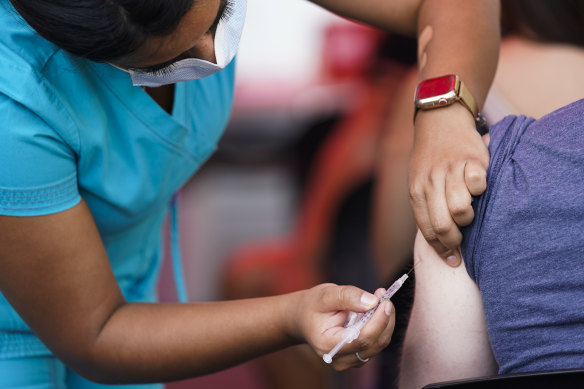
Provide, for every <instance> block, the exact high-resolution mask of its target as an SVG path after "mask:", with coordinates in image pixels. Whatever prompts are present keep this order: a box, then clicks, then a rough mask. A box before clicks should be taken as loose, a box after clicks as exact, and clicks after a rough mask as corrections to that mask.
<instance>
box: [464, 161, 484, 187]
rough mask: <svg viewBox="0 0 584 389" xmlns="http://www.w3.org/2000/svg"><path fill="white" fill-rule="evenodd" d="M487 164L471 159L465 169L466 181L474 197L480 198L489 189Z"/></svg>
mask: <svg viewBox="0 0 584 389" xmlns="http://www.w3.org/2000/svg"><path fill="white" fill-rule="evenodd" d="M487 166H488V162H487V164H484V163H481V162H479V161H477V160H474V159H471V160H469V161H467V163H466V165H465V167H464V181H465V183H466V187H467V188H468V191H469V192H470V194H471V195H473V196H480V195H481V194H482V193H483V192H484V191H485V189H486V188H487Z"/></svg>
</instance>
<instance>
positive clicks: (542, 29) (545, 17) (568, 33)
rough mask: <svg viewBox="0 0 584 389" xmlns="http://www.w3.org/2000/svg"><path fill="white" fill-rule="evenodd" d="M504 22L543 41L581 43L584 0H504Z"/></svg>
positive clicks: (583, 36) (508, 27) (583, 34)
mask: <svg viewBox="0 0 584 389" xmlns="http://www.w3.org/2000/svg"><path fill="white" fill-rule="evenodd" d="M501 6H502V16H503V19H502V20H503V26H504V27H505V28H506V29H507V31H508V32H516V33H523V34H526V35H528V36H531V37H532V38H534V39H536V40H540V41H543V42H554V43H565V44H572V45H578V46H584V1H582V0H503V1H502V2H501Z"/></svg>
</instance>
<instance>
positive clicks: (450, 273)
mask: <svg viewBox="0 0 584 389" xmlns="http://www.w3.org/2000/svg"><path fill="white" fill-rule="evenodd" d="M414 263H415V268H416V270H415V273H416V289H415V300H414V307H413V309H412V314H411V317H410V323H409V326H408V330H407V333H406V338H405V343H404V349H403V355H402V362H401V372H400V388H420V387H422V386H424V385H427V384H429V383H432V382H440V381H449V380H456V379H463V378H470V377H479V376H486V375H492V374H496V372H497V365H496V362H495V360H494V358H493V354H492V351H491V347H490V344H489V339H488V336H487V331H486V325H485V319H484V314H483V309H482V304H481V298H480V294H479V291H478V289H477V287H476V285H475V284H474V282H473V281H472V280H471V279H470V277H469V276H468V274H467V272H466V269H465V267H464V264H463V265H461V266H459V267H458V268H451V267H450V266H448V265H446V264H445V263H444V262H443V260H442V259H440V257H439V256H438V255H437V254H436V253H435V252H434V250H433V249H432V248H431V247H430V246H429V245H428V243H427V242H426V241H425V240H424V239H423V237H422V236H421V234H420V233H418V236H417V238H416V244H415V253H414Z"/></svg>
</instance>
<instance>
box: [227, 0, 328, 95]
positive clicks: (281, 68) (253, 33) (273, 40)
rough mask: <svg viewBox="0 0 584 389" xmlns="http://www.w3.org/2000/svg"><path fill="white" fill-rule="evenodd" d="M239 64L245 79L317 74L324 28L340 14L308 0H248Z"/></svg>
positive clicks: (299, 78)
mask: <svg viewBox="0 0 584 389" xmlns="http://www.w3.org/2000/svg"><path fill="white" fill-rule="evenodd" d="M247 7H248V10H247V17H246V25H245V28H244V31H243V35H242V40H241V45H240V50H239V55H238V58H239V63H238V77H239V80H241V81H242V82H245V83H248V82H250V81H253V80H258V81H262V80H265V79H277V80H286V81H287V82H290V83H292V84H298V83H306V82H309V81H311V80H312V79H314V78H315V77H316V75H317V74H316V72H317V71H318V70H319V69H318V65H319V63H320V55H321V54H320V52H321V50H322V43H323V36H322V30H323V28H324V26H325V25H327V24H328V23H329V22H331V21H334V20H339V18H338V16H336V15H334V14H332V13H330V12H329V11H327V10H324V9H322V8H320V7H318V6H316V5H314V4H313V3H311V2H308V1H306V0H248V2H247Z"/></svg>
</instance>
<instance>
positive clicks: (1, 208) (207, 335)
mask: <svg viewBox="0 0 584 389" xmlns="http://www.w3.org/2000/svg"><path fill="white" fill-rule="evenodd" d="M315 3H319V4H321V5H323V6H325V7H327V8H329V9H331V10H333V11H336V12H337V13H339V14H342V15H344V16H347V17H351V18H354V19H357V20H361V21H364V22H369V23H371V24H373V25H376V26H379V27H383V28H385V29H396V30H399V31H402V32H403V31H406V32H408V31H409V32H411V33H414V32H415V26H416V23H417V22H418V23H422V24H423V25H427V26H432V28H433V30H434V38H433V39H431V40H430V42H429V43H428V42H427V47H428V49H427V50H428V53H429V54H428V58H427V66H429V67H431V68H432V69H435V70H436V71H440V72H442V71H448V72H457V73H460V74H463V75H464V76H463V77H465V81H466V82H467V83H469V84H470V85H472V87H473V88H476V90H479V91H482V90H483V89H486V88H488V83H489V82H490V77H491V76H492V74H490V72H491V69H490V68H489V66H486V67H485V66H483V65H484V64H481V60H480V59H479V54H481V55H482V54H484V55H486V56H487V58H491V57H496V54H495V53H496V48H497V42H498V37H497V34H496V30H497V18H495V20H490V18H489V17H488V15H487V17H485V16H484V12H485V9H486V8H488V9H491V3H493V2H492V1H476V2H472V4H473V7H469V6H467V2H466V1H464V0H463V1H453V0H450V1H445V0H433V1H426V2H423V3H422V5H421V11H420V12H418V9H419V7H420V4H419V3H420V2H419V1H417V0H391V1H389V0H388V1H385V2H381V1H378V0H361V1H358V2H355V1H354V0H320V1H315ZM438 5H441V6H442V8H440V7H438V9H435V8H436V6H438ZM245 9H246V2H245V0H173V1H168V0H0V31H1V32H0V117H1V118H2V122H1V124H0V292H1V293H2V294H1V295H0V388H32V387H34V388H92V387H98V384H94V383H92V382H90V381H95V382H100V383H107V384H127V383H130V384H137V387H142V386H141V384H145V383H157V382H164V381H171V380H178V379H183V378H188V377H193V376H197V375H201V374H205V373H209V372H213V371H217V370H219V369H223V368H227V367H229V366H232V365H234V364H237V363H239V362H242V361H245V360H248V359H251V358H253V357H256V356H258V355H261V354H265V353H268V352H271V351H274V350H277V349H281V348H284V347H287V346H290V345H294V344H299V343H303V342H306V343H308V344H309V345H310V346H311V347H312V348H313V349H314V351H315V353H316V354H318V355H319V356H322V355H323V354H324V353H326V352H328V351H329V350H330V349H331V348H332V347H333V346H334V345H335V344H336V343H337V342H338V341H339V340H340V338H341V333H342V325H343V322H344V319H345V317H346V314H345V313H344V311H348V310H352V311H358V312H364V311H366V310H367V309H369V308H371V307H373V306H375V304H376V303H377V301H378V300H377V298H376V297H375V296H374V295H372V294H369V293H367V292H365V291H362V290H360V289H357V288H355V287H351V286H336V285H332V284H324V285H319V286H316V287H314V288H312V289H309V290H304V291H300V292H296V293H292V294H288V295H283V296H277V297H271V298H263V299H254V300H242V301H232V302H217V303H204V304H196V303H186V304H160V303H155V300H156V295H155V286H156V282H157V276H158V271H159V268H160V263H161V257H162V249H161V233H160V232H161V225H162V222H163V219H164V217H165V214H166V212H167V209H168V204H169V202H170V200H171V198H172V196H173V194H174V193H175V192H176V191H177V190H178V189H179V188H180V187H181V186H182V185H183V184H184V183H185V182H186V181H187V180H188V179H189V177H191V175H192V174H193V173H194V172H195V171H196V170H197V169H198V168H199V167H200V166H201V164H202V163H203V162H204V161H205V160H206V159H207V158H208V157H209V155H210V154H211V153H212V152H213V151H214V149H215V147H216V144H217V141H218V139H219V137H220V136H221V132H222V131H223V129H224V128H225V125H226V123H227V121H228V117H229V111H230V108H231V103H232V95H233V85H234V60H233V59H234V57H235V54H236V52H237V47H238V43H239V37H240V34H241V29H242V27H243V22H244V17H245ZM430 11H431V12H430ZM459 15H462V16H464V17H463V18H459V17H458V16H459ZM469 16H474V17H481V18H482V20H483V22H482V23H478V24H477V23H475V22H472V23H471V21H470V20H468V19H465V18H467V17H469ZM467 30H468V31H470V32H469V34H466V35H465V34H461V32H463V31H467ZM493 31H495V33H493ZM477 34H478V35H479V36H480V35H481V34H482V35H484V40H483V41H482V42H476V41H474V42H473V41H472V39H473V38H475V37H476V36H477ZM459 35H460V36H459ZM448 36H451V37H455V38H453V39H452V40H449V39H447V38H448ZM450 45H458V47H459V48H460V49H461V50H465V51H464V53H465V55H466V56H468V58H469V59H468V60H457V61H452V62H453V64H454V65H452V67H449V66H450V65H449V64H448V63H449V61H451V60H450V59H449V58H448V56H446V55H444V54H449V53H448V50H445V51H444V53H442V52H441V50H440V47H450ZM493 48H495V51H493ZM432 53H435V54H432ZM489 61H490V59H488V60H486V61H485V60H483V61H482V62H487V63H488V62H489ZM485 68H486V70H484V69H485ZM465 114H466V115H468V113H465ZM452 115H453V116H456V113H453V114H452ZM393 325H394V315H393V311H392V308H391V304H390V303H388V302H386V303H383V304H381V305H380V308H379V309H378V310H377V312H376V314H375V316H374V317H373V319H372V320H371V321H370V322H369V323H368V324H367V326H366V327H365V328H364V329H363V331H362V333H361V336H360V337H359V339H358V340H357V341H355V342H353V343H351V344H349V345H346V346H345V347H344V348H343V349H342V350H341V352H340V353H339V354H338V356H337V357H335V360H334V361H333V366H334V368H336V369H338V370H343V369H346V368H349V367H354V366H360V365H362V364H363V363H364V362H363V361H366V360H367V358H369V357H371V356H374V355H375V354H377V353H379V351H380V350H381V349H382V348H383V347H385V346H386V345H387V344H388V343H389V340H390V337H391V333H392V330H393ZM357 353H358V354H357ZM154 386H156V384H154Z"/></svg>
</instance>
